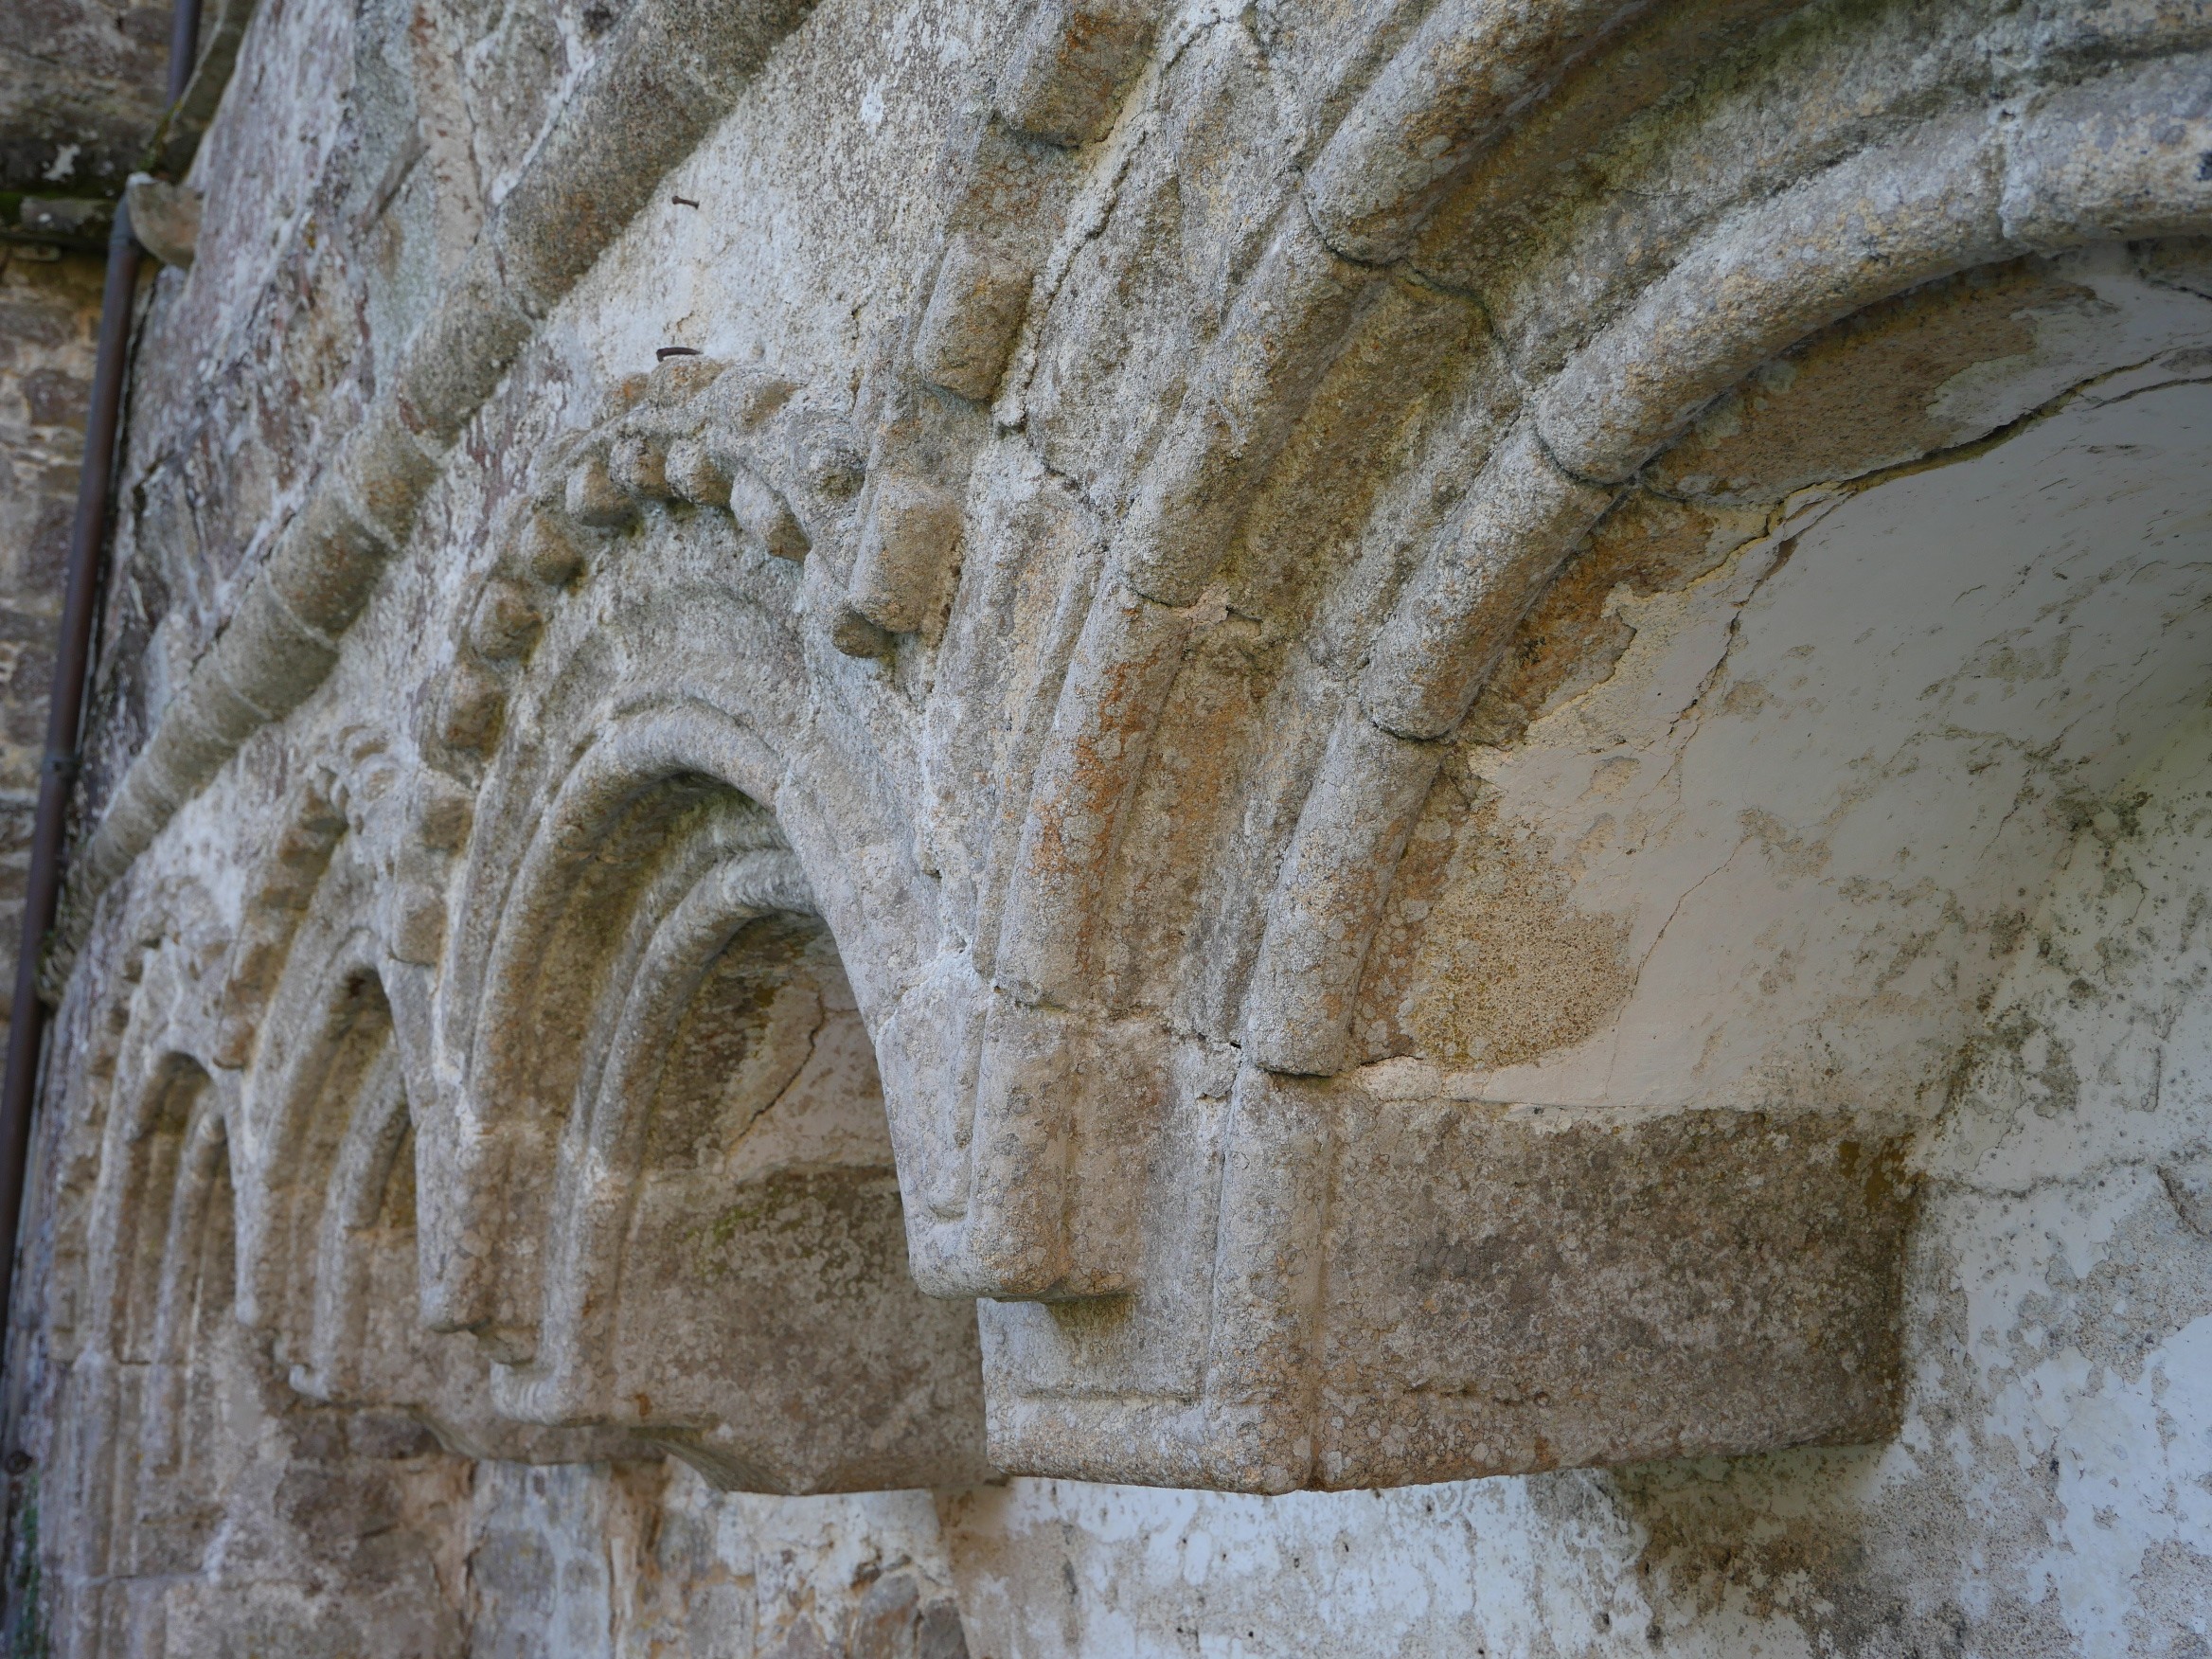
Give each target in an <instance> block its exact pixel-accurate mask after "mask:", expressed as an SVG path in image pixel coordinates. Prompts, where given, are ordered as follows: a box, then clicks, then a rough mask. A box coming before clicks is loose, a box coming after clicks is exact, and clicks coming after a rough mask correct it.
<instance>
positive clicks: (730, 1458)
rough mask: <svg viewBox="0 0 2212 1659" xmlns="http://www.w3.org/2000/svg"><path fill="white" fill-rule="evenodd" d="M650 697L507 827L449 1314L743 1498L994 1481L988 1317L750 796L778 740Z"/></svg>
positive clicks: (466, 1014) (775, 840)
mask: <svg viewBox="0 0 2212 1659" xmlns="http://www.w3.org/2000/svg"><path fill="white" fill-rule="evenodd" d="M628 701H629V700H628V699H627V698H622V697H617V698H616V699H615V712H614V713H613V714H612V716H611V718H608V719H606V720H604V721H603V722H600V723H598V724H596V725H595V726H594V727H593V728H591V730H590V736H589V738H588V740H585V741H584V742H583V743H582V744H581V745H580V746H579V747H578V748H577V749H576V750H575V751H574V752H573V753H572V754H571V755H569V756H567V757H565V759H566V764H565V766H564V768H562V769H561V770H559V771H558V772H557V773H555V774H554V775H552V776H549V777H547V778H546V779H545V780H544V794H542V795H536V796H532V795H526V794H518V796H517V797H516V798H513V799H510V800H508V801H505V802H502V803H500V804H499V805H498V806H496V807H494V808H492V809H490V810H487V811H486V812H483V813H481V814H480V816H479V823H478V827H477V840H476V844H475V846H474V847H473V848H472V858H473V861H479V862H476V863H474V865H473V868H472V871H471V875H470V878H469V879H470V881H471V883H477V882H479V881H481V882H485V883H493V884H495V890H497V891H498V893H499V896H498V897H497V898H496V899H494V900H492V901H491V904H492V913H493V915H494V917H495V919H496V924H495V925H494V926H493V927H491V928H490V929H489V930H486V932H485V933H484V934H483V935H482V936H481V937H478V938H474V939H473V940H472V941H471V942H472V944H473V948H475V949H476V950H479V951H480V952H481V953H482V955H481V967H480V968H477V969H475V970H474V971H473V972H472V971H471V969H470V968H469V967H466V966H463V965H460V964H455V969H454V970H453V971H451V972H449V981H450V982H452V983H455V984H465V983H471V982H477V983H480V984H481V986H482V991H481V1001H480V1003H479V1005H478V1006H477V1007H475V1008H449V1011H448V1013H447V1016H446V1020H445V1024H444V1027H443V1028H444V1032H445V1036H446V1038H447V1041H448V1042H449V1043H451V1044H455V1046H456V1050H457V1052H455V1062H456V1064H457V1066H458V1067H459V1069H460V1070H461V1084H460V1097H461V1099H462V1102H463V1105H462V1122H461V1124H460V1126H459V1127H460V1133H461V1136H462V1138H461V1139H460V1142H459V1155H458V1157H457V1158H456V1159H455V1163H454V1167H453V1168H454V1180H455V1187H456V1196H455V1199H454V1201H453V1204H452V1209H451V1215H450V1224H451V1225H452V1226H454V1227H455V1228H456V1229H458V1230H460V1231H462V1232H464V1233H466V1234H467V1235H469V1236H472V1237H473V1239H474V1240H479V1241H480V1242H478V1243H477V1244H476V1245H475V1254H474V1256H473V1258H468V1259H467V1271H466V1272H464V1273H455V1272H453V1271H451V1269H450V1267H449V1271H448V1273H447V1275H446V1276H445V1279H444V1283H443V1286H442V1291H441V1293H442V1296H443V1298H444V1299H443V1302H442V1304H441V1306H440V1309H439V1313H440V1317H441V1319H442V1320H443V1322H444V1323H446V1324H448V1325H450V1326H455V1327H459V1328H463V1329H473V1330H474V1331H475V1332H476V1333H477V1334H478V1336H479V1337H480V1338H481V1339H483V1341H484V1342H485V1345H486V1347H487V1348H488V1349H489V1351H490V1352H491V1355H492V1356H493V1358H494V1359H495V1360H496V1361H498V1362H499V1364H500V1370H499V1372H498V1375H497V1383H496V1386H497V1393H498V1399H499V1402H500V1405H501V1407H502V1409H503V1410H505V1411H507V1412H508V1413H510V1414H512V1415H514V1416H517V1417H521V1418H527V1419H532V1420H538V1421H544V1422H550V1423H563V1422H565V1423H617V1424H622V1425H625V1426H629V1427H632V1428H633V1429H635V1430H637V1431H638V1432H640V1433H642V1434H645V1435H647V1436H651V1437H652V1438H655V1439H658V1440H660V1441H662V1442H663V1443H665V1444H667V1445H668V1446H669V1448H670V1450H672V1451H674V1452H676V1453H677V1454H679V1455H682V1456H684V1457H686V1458H687V1460H689V1461H691V1462H693V1463H695V1464H696V1465H697V1466H698V1467H699V1468H700V1469H701V1470H702V1472H705V1473H706V1474H707V1476H708V1478H709V1479H711V1480H713V1481H715V1482H716V1483H717V1484H720V1485H723V1486H728V1487H737V1488H746V1489H753V1490H863V1489H866V1488H870V1487H881V1486H886V1485H889V1486H902V1485H918V1484H947V1483H951V1482H955V1481H961V1480H968V1479H973V1478H976V1477H978V1476H979V1475H980V1474H982V1473H983V1472H986V1470H987V1465H986V1464H985V1462H984V1460H983V1457H982V1449H981V1409H980V1398H979V1392H978V1378H977V1374H976V1371H977V1364H978V1362H977V1359H976V1356H975V1350H974V1347H973V1343H974V1337H973V1327H972V1314H971V1313H969V1312H968V1311H966V1310H964V1309H960V1308H956V1307H948V1306H945V1305H943V1304H940V1303H935V1302H931V1301H929V1300H927V1299H925V1298H923V1297H922V1296H920V1295H919V1293H918V1292H916V1291H915V1290H914V1288H913V1287H912V1286H911V1284H910V1283H908V1281H907V1279H906V1277H905V1275H904V1271H903V1265H904V1264H903V1260H902V1255H903V1252H902V1248H901V1246H902V1242H903V1230H902V1223H901V1206H900V1201H899V1189H898V1177H897V1172H896V1169H895V1168H894V1165H893V1158H892V1154H891V1147H890V1143H889V1139H888V1136H887V1133H886V1124H885V1120H884V1117H883V1104H882V1099H881V1091H880V1085H879V1083H878V1081H877V1079H876V1076H875V1066H874V1061H873V1056H872V1053H871V1052H870V1049H869V1044H868V1041H867V1034H866V1028H865V1025H864V1023H863V1022H862V1020H861V1017H860V1010H859V1008H858V1006H857V1004H856V1002H855V999H854V996H853V993H852V990H851V989H850V987H849V986H848V984H847V978H846V973H845V970H844V966H843V962H842V960H841V958H840V956H839V954H838V951H837V948H836V945H835V944H834V943H833V942H832V939H831V935H830V932H829V928H828V927H826V926H825V924H824V921H823V919H822V918H821V917H820V915H819V913H818V905H817V902H816V901H815V900H814V898H813V894H812V889H811V887H810V885H809V883H808V882H807V880H806V878H805V876H804V875H803V873H802V872H801V870H800V867H799V865H798V862H797V860H796V859H795V858H794V854H793V852H792V850H791V848H790V847H789V846H788V845H787V843H786V842H785V840H784V837H783V835H782V833H781V831H780V829H778V827H777V824H776V819H775V818H773V817H772V816H770V814H769V812H768V810H767V808H766V807H765V806H764V804H763V803H762V802H761V801H760V800H759V799H758V798H757V797H756V796H755V795H754V794H750V793H748V792H747V791H746V790H745V789H743V788H740V785H750V786H751V788H752V789H754V790H759V791H760V792H761V793H762V794H771V792H773V791H775V790H776V787H777V785H778V784H780V783H781V782H782V778H781V776H780V775H779V773H778V771H777V770H776V769H775V768H773V767H770V766H768V765H766V764H765V762H766V761H767V760H768V758H769V756H770V754H771V752H770V751H768V750H767V749H766V748H765V747H764V745H763V744H762V743H761V742H760V740H759V738H758V735H757V734H756V733H755V732H754V731H752V730H751V729H749V728H748V726H747V725H746V724H745V723H744V722H739V721H738V720H736V719H735V718H734V717H732V716H731V715H729V714H726V713H723V712H722V711H721V710H719V709H717V708H715V707H714V706H713V705H711V704H707V703H705V702H703V701H700V700H698V699H697V698H692V699H652V700H649V701H645V702H644V705H643V706H629V705H628ZM772 798H780V797H779V796H776V795H772ZM509 812H511V813H513V814H515V815H514V816H512V817H510V816H508V813H509ZM494 849H496V850H494ZM503 865H504V867H501V866H503ZM479 975H480V979H479V977H478V976H479ZM464 1039H465V1044H464V1041H463V1040H464ZM459 1254H460V1253H459V1252H457V1251H456V1252H455V1253H454V1255H453V1256H449V1257H448V1258H447V1259H448V1261H449V1263H450V1262H452V1261H453V1260H454V1259H455V1257H457V1256H458V1255H459Z"/></svg>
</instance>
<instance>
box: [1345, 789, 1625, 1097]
mask: <svg viewBox="0 0 2212 1659" xmlns="http://www.w3.org/2000/svg"><path fill="white" fill-rule="evenodd" d="M1554 851H1555V849H1554V848H1553V847H1550V846H1549V845H1548V844H1546V843H1540V842H1538V841H1536V840H1534V839H1531V838H1528V837H1526V836H1525V835H1518V834H1515V833H1513V832H1511V831H1510V830H1508V829H1506V828H1505V827H1503V826H1501V825H1500V824H1499V823H1498V821H1497V814H1496V811H1495V808H1494V807H1493V806H1492V805H1490V804H1489V803H1485V802H1480V801H1477V802H1474V803H1470V802H1469V800H1468V798H1467V794H1466V793H1465V791H1464V788H1463V786H1462V785H1461V784H1460V783H1458V782H1456V781H1454V780H1453V779H1451V778H1449V777H1447V778H1444V779H1440V780H1439V781H1438V783H1437V786H1436V789H1435V790H1434V791H1432V792H1431V794H1430V797H1429V802H1428V805H1427V806H1426V807H1425V808H1424V809H1423V810H1422V814H1421V822H1420V824H1419V825H1418V827H1417V828H1416V829H1415V831H1414V837H1413V843H1412V845H1411V846H1410V847H1408V848H1407V852H1406V857H1405V860H1404V863H1403V864H1402V865H1400V870H1399V879H1398V882H1397V883H1396V884H1395V886H1394V888H1393V891H1392V896H1391V901H1390V903H1389V905H1388V907H1387V909H1386V911H1385V913H1384V918H1383V927H1382V929H1381V931H1380V933H1379V934H1378V936H1377V938H1376V941H1375V949H1374V952H1373V954H1371V955H1370V957H1369V972H1368V975H1367V980H1366V984H1365V987H1364V988H1363V991H1362V995H1361V1008H1360V1012H1359V1016H1358V1019H1357V1022H1356V1026H1355V1029H1356V1030H1357V1031H1358V1033H1359V1035H1360V1038H1361V1041H1362V1046H1363V1048H1364V1049H1365V1058H1367V1059H1370V1060H1379V1059H1384V1058H1387V1057H1389V1056H1392V1055H1405V1054H1414V1055H1419V1056H1420V1057H1422V1058H1424V1059H1428V1060H1433V1061H1437V1062H1439V1063H1442V1064H1448V1065H1479V1066H1484V1067H1494V1066H1503V1065H1514V1064H1518V1063H1520V1062H1521V1061H1527V1060H1533V1059H1535V1058H1537V1057H1538V1056H1540V1055H1543V1054H1549V1053H1552V1052H1553V1051H1555V1050H1557V1049H1561V1048H1567V1047H1571V1046H1573V1045H1574V1044H1578V1043H1580V1042H1582V1041H1583V1040H1584V1039H1585V1038H1588V1037H1590V1036H1592V1035H1594V1034H1596V1033H1597V1032H1598V1031H1600V1030H1603V1029H1604V1028H1605V1027H1606V1026H1608V1025H1609V1024H1611V1023H1612V1021H1613V1020H1614V1018H1615V1017H1616V1016H1617V1015H1618V1013H1619V1011H1620V1009H1621V1008H1622V1007H1623V1006H1624V1005H1625V1004H1626V1003H1627V1001H1628V998H1629V993H1630V992H1631V990H1633V988H1634V983H1635V967H1634V963H1633V962H1632V959H1631V958H1630V955H1629V951H1628V939H1629V924H1628V921H1627V919H1625V918H1622V917H1618V916H1614V915H1611V914H1606V913H1596V914H1593V913H1591V912H1588V911H1584V910H1581V909H1579V908H1578V907H1577V906H1576V904H1575V903H1574V901H1573V895H1572V883H1571V881H1570V879H1569V876H1568V874H1567V872H1566V871H1565V870H1564V869H1563V868H1562V867H1561V865H1560V864H1559V863H1558V862H1557V861H1556V860H1555V857H1554Z"/></svg>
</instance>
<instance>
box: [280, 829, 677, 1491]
mask: <svg viewBox="0 0 2212 1659" xmlns="http://www.w3.org/2000/svg"><path fill="white" fill-rule="evenodd" d="M348 866H349V861H348V860H347V859H346V858H345V857H343V855H342V856H341V857H340V858H339V859H338V860H336V861H334V862H333V866H332V869H331V871H330V876H329V877H328V879H327V880H326V882H325V883H324V885H323V888H322V889H321V890H320V891H318V893H317V895H316V897H315V899H314V901H313V902H312V905H311V906H310V908H309V910H308V913H307V915H306V916H305V918H304V919H302V921H301V923H300V926H299V928H298V930H297V932H296V935H295V937H294V940H293V942H292V944H291V947H290V950H289V953H288V957H287V961H286V965H285V971H284V975H283V978H282V980H281V982H280V983H279V985H278V986H277V988H276V990H275V992H274V994H273V996H272V998H271V1000H270V1004H269V1008H268V1011H267V1016H266V1017H267V1019H268V1021H269V1023H270V1024H271V1026H272V1028H273V1030H274V1031H275V1032H277V1033H282V1034H283V1035H282V1036H281V1037H279V1038H276V1039H273V1040H272V1041H271V1042H270V1043H268V1044H264V1045H263V1047H262V1049H261V1051H260V1060H259V1063H258V1064H257V1066H256V1068H255V1070H254V1072H253V1074H252V1075H251V1076H250V1078H249V1079H248V1082H247V1086H246V1092H245V1108H244V1111H245V1115H247V1117H248V1118H249V1119H250V1120H251V1121H252V1123H253V1124H254V1128H255V1135H256V1158H255V1166H256V1168H257V1170H258V1171H259V1175H258V1179H257V1181H256V1182H255V1184H254V1185H255V1188H256V1192H257V1196H258V1203H257V1204H255V1205H254V1206H252V1213H254V1214H255V1215H256V1216H257V1218H258V1225H257V1227H256V1228H255V1231H254V1234H253V1236H252V1237H251V1238H250V1240H249V1241H248V1251H247V1256H246V1259H245V1261H244V1263H243V1264H242V1267H243V1271H242V1274H241V1276H242V1277H243V1279H244V1280H245V1282H246V1283H247V1284H248V1285H250V1286H251V1287H253V1303H252V1306H251V1308H250V1310H249V1311H248V1317H249V1318H250V1319H251V1321H252V1322H253V1323H255V1324H257V1325H259V1326H261V1327H263V1328H265V1329H269V1330H270V1331H271V1332H273V1333H274V1335H275V1337H276V1361H277V1364H278V1365H280V1366H281V1367H282V1368H283V1370H284V1373H285V1374H286V1376H287V1377H288V1378H289V1381H290V1383H291V1385H292V1387H293V1388H294V1390H295V1391H296V1392H298V1393H299V1394H301V1395H302V1396H304V1397H306V1398H308V1399H310V1400H319V1401H322V1402H324V1403H326V1404H330V1405H335V1406H341V1407H348V1408H360V1407H373V1408H380V1409H386V1410H392V1409H397V1410H402V1411H405V1412H408V1413H410V1414H412V1415H414V1416H416V1417H418V1418H421V1419H422V1420H423V1421H424V1422H426V1423H428V1424H429V1425H430V1427H431V1428H432V1429H433V1430H434V1431H435V1432H436V1433H437V1436H438V1438H439V1440H440V1441H441V1442H442V1443H443V1444H445V1445H446V1446H448V1447H449V1448H451V1449H453V1450H455V1451H457V1452H460V1453H462V1454H465V1455H468V1456H471V1457H500V1458H505V1459H508V1460H513V1461H522V1462H536V1463H547V1462H591V1461H595V1460H599V1459H603V1458H607V1457H639V1456H648V1455H651V1454H652V1453H651V1449H650V1448H646V1447H642V1446H639V1445H638V1444H636V1443H635V1442H634V1441H633V1440H631V1439H630V1438H629V1437H628V1436H622V1435H619V1434H616V1435H605V1434H601V1435H591V1434H578V1433H574V1432H568V1431H559V1430H547V1429H544V1428H540V1427H537V1426H535V1425H530V1424H517V1423H512V1422H508V1421H507V1420H505V1419H504V1418H501V1417H500V1416H499V1415H498V1414H497V1413H496V1411H495V1410H494V1407H493V1404H492V1401H491V1384H490V1379H489V1377H488V1375H487V1370H486V1362H485V1360H484V1357H483V1355H482V1354H481V1353H480V1352H479V1351H478V1349H477V1347H476V1346H475V1345H474V1344H473V1343H471V1342H470V1341H469V1340H468V1339H467V1338H465V1337H459V1336H452V1335H440V1334H438V1333H436V1332H434V1331H432V1330H430V1329H428V1328H427V1327H426V1325H425V1324H424V1322H423V1318H422V1312H421V1293H420V1282H419V1263H418V1248H417V1234H418V1222H417V1215H416V1210H417V1203H416V1194H417V1191H418V1188H419V1184H420V1183H421V1180H422V1172H421V1171H419V1169H418V1167H417V1160H416V1148H415V1127H414V1125H415V1114H414V1110H413V1107H412V1101H413V1100H414V1099H416V1098H419V1097H421V1095H422V1092H423V1091H424V1090H425V1089H426V1088H427V1087H428V1077H429V1068H428V1064H427V1056H426V1055H423V1054H419V1053H415V1052H411V1046H412V1045H411V1044H410V1042H409V1040H408V1039H407V1036H406V1034H405V1027H404V1026H403V1024H401V1023H399V1022H396V1021H395V1020H394V1017H393V1010H392V1008H391V1005H390V1002H389V1001H388V999H387V997H386V995H385V991H384V969H385V967H386V966H388V958H387V957H386V956H385V954H384V952H383V950H382V949H381V948H380V946H379V944H378V942H377V939H376V937H375V936H374V934H373V933H372V932H371V931H370V930H369V928H368V927H367V926H366V924H365V922H364V921H363V919H362V915H361V913H362V911H363V909H364V908H366V903H367V901H368V899H369V897H370V895H369V892H368V890H367V888H368V883H366V882H365V881H364V880H363V878H362V877H361V875H360V873H359V872H358V871H356V870H353V869H351V868H349V867H348Z"/></svg>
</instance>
